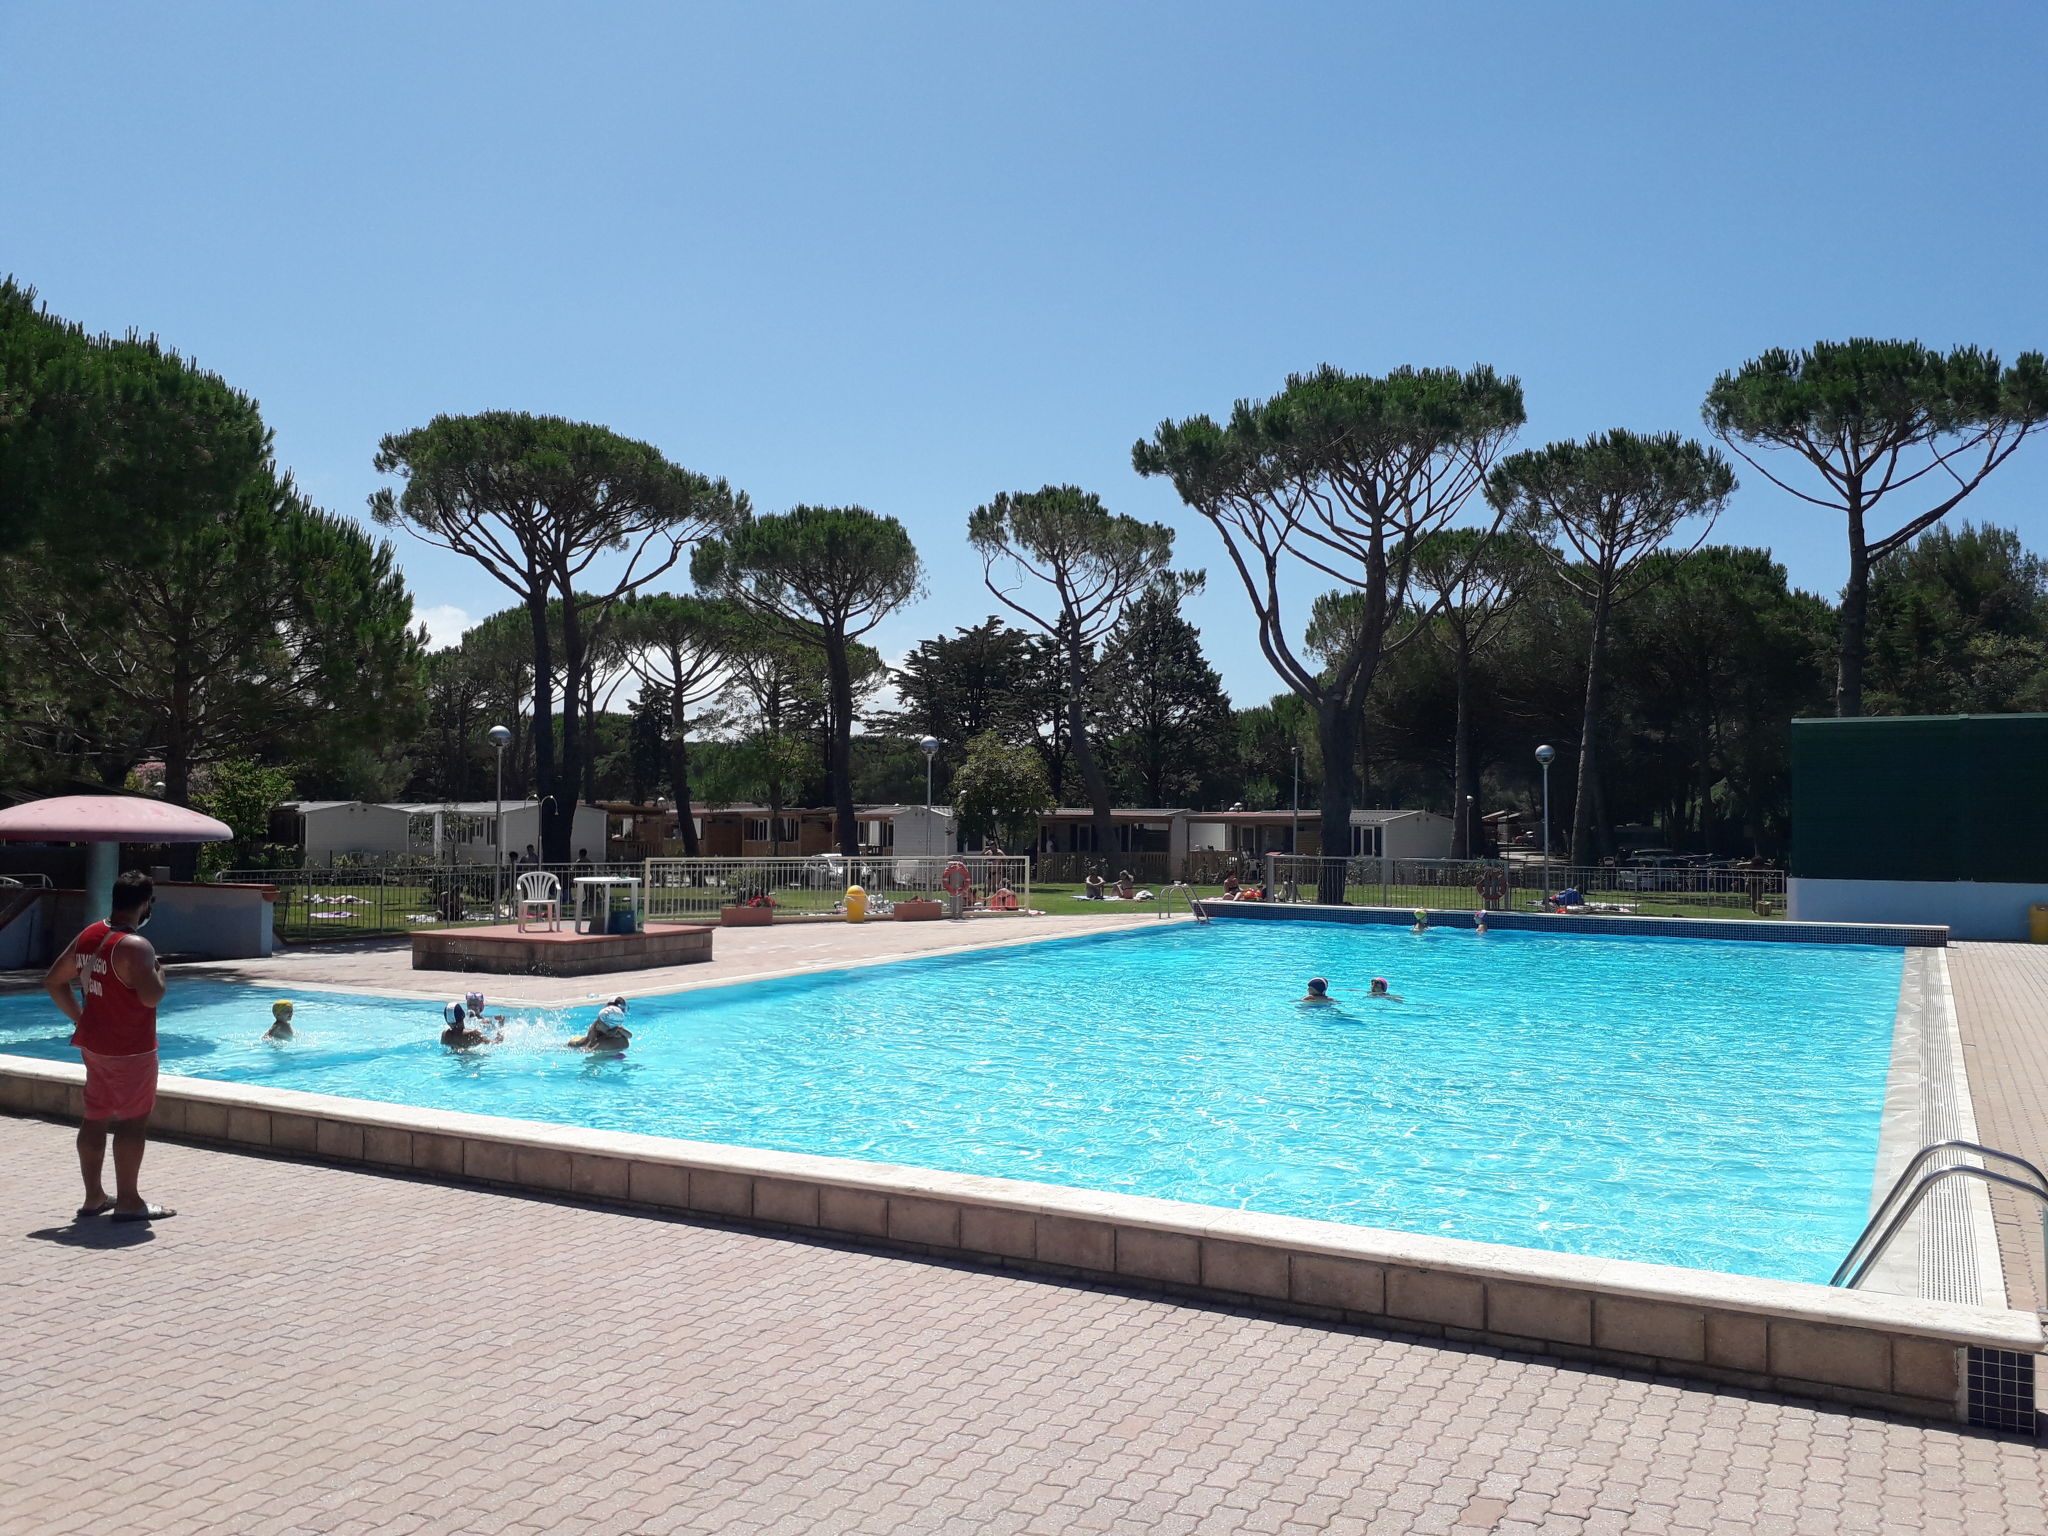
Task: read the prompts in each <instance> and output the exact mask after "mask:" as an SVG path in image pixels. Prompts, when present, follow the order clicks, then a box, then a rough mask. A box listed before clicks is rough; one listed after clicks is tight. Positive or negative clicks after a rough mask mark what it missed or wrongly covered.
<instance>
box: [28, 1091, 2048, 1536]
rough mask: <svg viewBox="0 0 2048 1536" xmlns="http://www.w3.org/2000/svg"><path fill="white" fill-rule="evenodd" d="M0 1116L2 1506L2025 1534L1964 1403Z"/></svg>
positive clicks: (553, 1517)
mask: <svg viewBox="0 0 2048 1536" xmlns="http://www.w3.org/2000/svg"><path fill="white" fill-rule="evenodd" d="M70 1142H71V1138H70V1132H69V1131H68V1130H67V1129H65V1128H63V1127H59V1126H55V1125H50V1124H47V1123H43V1122H40V1121H33V1120H22V1119H8V1118H0V1163H4V1166H5V1167H6V1168H7V1170H8V1177H7V1178H6V1180H5V1181H0V1212H4V1214H5V1217H6V1219H7V1220H8V1221H9V1222H11V1225H9V1226H6V1227H4V1228H0V1230H4V1231H5V1232H6V1233H8V1234H9V1237H8V1239H7V1240H6V1244H5V1249H4V1256H0V1304H4V1307H5V1311H4V1313H0V1315H4V1317H5V1319H6V1321H5V1324H4V1326H0V1424H4V1425H5V1426H6V1438H5V1440H4V1442H0V1489H4V1493H0V1533H5V1536H16V1533H21V1536H45V1533H48V1536H59V1533H63V1532H66V1531H72V1530H76V1531H87V1530H111V1529H120V1530H147V1531H148V1532H150V1533H151V1536H168V1533H173V1532H185V1531H189V1532H193V1533H199V1532H206V1533H208V1536H219V1533H227V1536H238V1533H239V1532H242V1531H248V1532H251V1533H259V1536H316V1533H317V1536H371V1533H376V1536H444V1533H445V1536H492V1533H507V1536H529V1533H530V1536H541V1533H547V1536H669V1533H674V1536H696V1533H709V1532H717V1533H721V1536H743V1533H744V1536H754V1533H762V1536H769V1533H784V1532H788V1533H795V1532H801V1533H803V1536H835V1533H854V1532H865V1531H875V1532H888V1533H891V1536H925V1533H930V1536H954V1533H958V1532H971V1533H974V1536H1029V1533H1035V1532H1046V1533H1065V1532H1069V1531H1073V1532H1079V1531H1105V1532H1111V1533H1117V1536H1123V1533H1131V1536H1136V1533H1144V1536H1195V1533H1206V1532H1212V1531H1213V1532H1229V1533H1233V1536H1235V1533H1240V1532H1244V1533H1249V1532H1272V1533H1277V1536H1302V1533H1304V1532H1317V1533H1324V1536H1361V1533H1367V1532H1370V1533H1382V1532H1384V1533H1420V1532H1444V1533H1451V1536H1456V1533H1461V1532H1463V1533H1469V1532H1473V1531H1482V1530H1483V1531H1495V1532H1500V1533H1503V1536H1505V1533H1508V1532H1540V1533H1573V1536H1622V1533H1625V1532H1632V1531H1655V1532H1658V1533H1659V1536H1665V1533H1670V1532H1675V1531H1678V1530H1681V1529H1683V1530H1700V1531H1707V1532H1711V1533H1715V1536H1720V1533H1724V1532H1725V1533H1733V1532H1736V1531H1744V1532H1751V1531H1755V1532H1764V1533H1771V1536H1791V1533H1799V1532H1813V1533H1816V1536H1819V1533H1824V1532H1826V1533H1838V1532H1843V1531H1849V1530H1860V1529H1870V1530H1878V1529H1882V1528H1885V1527H1888V1526H1891V1527H1897V1528H1901V1529H1913V1530H1918V1531H1922V1532H1930V1533H1931V1532H1949V1531H1954V1532H1957V1533H1961V1532H1963V1531H1967V1532H1968V1536H2004V1533H2008V1532H2010V1533H2048V1521H2044V1519H2043V1514H2042V1511H2043V1508H2044V1505H2048V1455H2044V1453H2043V1451H2042V1450H2041V1449H2040V1448H2038V1447H2036V1446H2033V1445H2029V1444H2021V1443H2018V1442H2013V1441H2001V1440H1997V1439H1993V1438H1990V1437H1986V1436H1982V1435H1977V1434H1973V1433H1970V1432H1967V1431H1964V1430H1961V1429H1958V1428H1954V1427H1946V1426H1940V1425H1927V1424H1913V1423H1904V1422H1896V1421H1892V1420H1889V1419H1886V1418H1884V1417H1883V1416H1881V1415H1874V1414H1858V1413H1851V1412H1845V1411H1837V1410H1834V1409H1830V1408H1827V1407H1823V1406H1816V1405H1813V1404H1809V1403H1802V1402H1797V1401H1790V1400H1778V1399H1771V1398H1766V1397H1761V1396H1755V1395H1749V1394H1742V1393H1735V1392H1715V1391H1711V1390H1707V1389H1703V1388H1696V1387H1691V1386H1686V1385H1681V1384H1677V1383H1673V1382H1669V1381H1663V1380H1655V1379H1650V1378H1647V1377H1642V1376H1636V1375H1630V1374H1626V1373H1619V1372H1612V1371H1600V1370H1586V1369H1579V1368H1575V1367H1571V1366H1567V1365H1564V1364H1561V1363H1559V1362H1556V1361H1545V1360H1532V1359H1522V1358H1516V1357H1505V1356H1501V1355H1497V1354H1493V1353H1490V1352H1487V1351H1483V1350H1465V1349H1458V1348H1444V1347H1441V1346H1438V1345H1433V1344H1430V1343H1427V1342H1424V1341H1417V1340H1409V1339H1402V1338H1382V1337H1375V1336H1372V1335H1369V1334H1362V1333H1355V1332H1348V1331H1344V1330H1336V1329H1326V1328H1322V1327H1318V1326H1315V1325H1312V1324H1303V1323H1295V1322H1289V1321H1277V1320H1275V1319H1272V1318H1268V1317H1260V1316H1254V1315H1241V1314H1237V1313H1233V1312H1230V1311H1228V1310H1226V1309H1220V1308H1205V1307H1195V1306H1184V1305H1180V1304H1178V1303H1173V1302H1169V1301H1167V1300H1165V1299H1162V1298H1158V1297H1151V1296H1146V1295H1143V1294H1124V1293H1119V1292H1113V1291H1108V1290H1102V1289H1095V1288H1090V1287H1084V1286H1075V1285H1068V1284H1063V1283H1053V1282H1049V1281H1045V1280H1040V1279H1035V1278H1030V1277H1024V1276H1018V1275H1013V1274H1005V1273H1000V1272H989V1271H980V1270H973V1269H962V1268H953V1267H949V1266H945V1265H938V1264H928V1263H924V1262H920V1261H917V1260H914V1259H910V1258H905V1257H900V1256H895V1255H889V1254H880V1253H870V1252H863V1251H860V1250H857V1249H851V1248H846V1247H840V1246H834V1245H830V1244H824V1243H806V1242H800V1241H794V1240H790V1239H786V1238H778V1237H774V1236H769V1235H765V1234H757V1233H751V1232H743V1231H728V1230H723V1229H720V1228H715V1227H707V1226H695V1225H690V1224H687V1223H681V1222H671V1221H664V1220H658V1219H654V1218H650V1217H645V1216H639V1215H633V1214H628V1213H624V1212H618V1211H608V1210H602V1209H595V1208H584V1207H579V1206H574V1205H567V1204H557V1203H553V1202H549V1201H545V1200H534V1199H523V1198H520V1197H517V1196H513V1195H506V1194H500V1193H493V1192H487V1191H481V1190H473V1189H461V1188H454V1187H446V1186H440V1185H435V1184H429V1183H418V1182H413V1181H410V1180H407V1179H400V1178H386V1177H381V1176H378V1175H373V1174H368V1173H360V1172H351V1171H347V1170H341V1169H333V1168H320V1167H302V1166H298V1165H294V1164H291V1163H286V1162H273V1161H270V1160H268V1159H264V1158H257V1157H248V1156H240V1155H236V1154H232V1153H226V1152H217V1151H205V1150H198V1149H193V1148H187V1147H178V1146H171V1145H159V1146H157V1147H155V1148H154V1149H152V1151H151V1153H150V1162H149V1167H148V1184H149V1188H150V1192H151V1194H152V1195H153V1196H155V1197H156V1198H159V1199H164V1200H168V1201H169V1202H171V1203H172V1204H175V1205H178V1206H179V1207H180V1208H181V1210H182V1211H183V1214H181V1215H180V1216H179V1217H177V1219H176V1220H174V1221H169V1222H166V1223H164V1224H163V1225H162V1227H161V1228H160V1229H158V1230H155V1231H149V1230H141V1231H138V1230H134V1229H116V1228H113V1227H111V1226H109V1225H106V1224H104V1223H101V1224H98V1225H92V1226H88V1227H85V1228H82V1229H79V1228H71V1227H67V1226H66V1225H65V1222H66V1220H67V1218H68V1214H69V1211H70V1209H71V1208H72V1206H73V1205H74V1204H75V1203H76V1198H75V1191H74V1190H73V1188H72V1181H73V1180H74V1179H75V1176H76V1175H75V1171H74V1167H73V1163H72V1153H71V1144H70Z"/></svg>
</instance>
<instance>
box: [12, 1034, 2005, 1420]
mask: <svg viewBox="0 0 2048 1536" xmlns="http://www.w3.org/2000/svg"><path fill="white" fill-rule="evenodd" d="M83 1085H84V1070H83V1068H81V1067H79V1066H76V1065H73V1064H71V1063H68V1062H51V1061H43V1060H39V1059H33V1058H28V1057H20V1056H5V1055H0V1112H4V1113H10V1114H16V1115H40V1116H53V1117H63V1118H70V1119H75V1118H76V1117H77V1116H78V1114H79V1113H80V1110H81V1107H82V1106H81V1099H82V1091H83ZM151 1129H152V1134H153V1135H154V1134H160V1135H164V1136H167V1137H169V1138H171V1139H175V1140H184V1141H194V1142H200V1143H205V1144H209V1145H220V1146H229V1147H237V1148H243V1149H247V1150H251V1151H256V1152H260V1153H265V1154H269V1155H274V1156H283V1157H292V1158H304V1159H310V1160H316V1161H320V1162H325V1163H336V1164H344V1165H353V1166H360V1167H365V1168H369V1169H373V1170H380V1171H384V1172H390V1173H403V1174H408V1175H412V1176H417V1177H424V1178H431V1179H442V1180H458V1181H461V1182H464V1183H470V1184H482V1185H487V1186H492V1187H498V1188H505V1189H513V1190H518V1191H522V1192H526V1193H530V1194H536V1195H543V1196H549V1197H568V1198H577V1199H586V1200H594V1201H600V1202H604V1203H607V1204H616V1205H626V1206H633V1207H639V1208H644V1209H647V1210H650V1211H654V1212H658V1213H663V1214H669V1215H677V1216H688V1217H692V1218H699V1219H711V1220H716V1221H721V1222H734V1223H742V1224H746V1225H750V1226H755V1227H762V1228H767V1229H771V1230H785V1231H790V1232H793V1233H800V1234H804V1235H808V1236H821V1237H830V1238H836V1239H842V1240H848V1241H852V1242H856V1243H860V1244H863V1245H874V1246H881V1247H888V1248H892V1249H898V1250H910V1251H913V1252H916V1253H920V1254H927V1255H932V1256H935V1257H941V1258H946V1259H952V1260H958V1261H963V1262H969V1263H979V1264H988V1265H994V1266H1000V1267H1004V1268H1012V1269H1022V1270H1030V1271H1036V1272H1041V1273H1051V1274H1057V1275H1065V1276H1072V1277H1076V1278H1083V1279H1092V1280H1105V1281H1110V1282H1113V1283H1120V1284H1127V1285H1130V1284H1135V1285H1141V1286H1144V1287H1146V1288H1151V1289H1159V1290H1163V1291H1166V1292H1169V1293H1173V1294H1179V1295H1184V1296H1188V1297H1192V1298H1200V1299H1208V1300H1223V1301H1228V1302H1232V1303H1236V1304H1242V1305H1251V1306H1257V1307H1261V1308H1265V1309H1268V1310H1272V1311H1277V1312H1283V1313H1290V1314H1294V1315H1298V1316H1306V1317H1310V1318H1315V1319H1319V1320H1323V1321H1328V1322H1341V1323H1346V1324H1352V1325H1356V1326H1361V1327H1367V1328H1373V1329H1378V1330H1383V1331H1387V1332H1392V1333H1402V1334H1414V1335H1422V1336H1427V1337H1437V1338H1445V1339H1451V1340H1458V1341H1462V1342H1467V1343H1476V1344H1483V1345H1490V1346H1493V1347H1498V1348H1503V1349H1511V1350H1518V1351H1525V1352H1529V1353H1534V1354H1542V1355H1551V1356H1558V1357H1562V1358H1567V1359H1579V1360H1591V1361H1598V1362H1603V1363H1607V1364H1613V1365H1620V1366H1624V1367H1628V1368H1633V1369H1639V1370H1644V1371H1650V1372H1655V1373H1659V1374H1663V1375H1669V1376H1674V1377H1682V1378H1690V1379H1695V1380H1702V1381H1709V1382H1715V1383H1721V1384H1726V1385H1731V1386H1738V1387H1747V1388H1754V1389H1758V1390H1766V1391H1775V1392H1783V1393H1791V1394H1796V1395H1801V1396H1806V1397H1814V1398H1821V1399H1825V1400H1828V1401H1833V1402H1841V1403H1848V1404H1853V1405H1856V1406H1861V1407H1868V1408H1878V1409H1885V1410H1889V1411H1893V1412H1897V1413H1902V1414H1908V1415H1911V1416H1914V1417H1918V1418H1926V1419H1936V1420H1949V1421H1964V1422H1985V1421H1984V1420H1983V1419H1982V1418H1981V1416H1980V1414H1979V1412H1978V1411H1977V1399H1978V1396H1979V1394H1977V1393H1973V1392H1972V1390H1971V1388H1972V1384H1973V1383H1975V1382H1978V1381H1981V1380H1983V1379H1986V1378H1987V1376H1988V1375H1989V1374H1991V1373H1995V1372H2010V1371H2012V1370H2014V1369H2017V1368H2018V1363H2019V1362H2021V1361H2022V1360H2024V1362H2025V1366H2026V1370H2027V1373H2028V1376H2029V1380H2030V1379H2031V1357H2032V1356H2033V1355H2035V1354H2037V1353H2039V1352H2040V1351H2041V1350H2042V1348H2043V1344H2044V1339H2043V1332H2042V1323H2041V1319H2040V1318H2039V1317H2038V1316H2037V1315H2036V1314H2034V1313H2031V1312H2014V1311H2001V1310H1997V1309H1994V1308H1988V1307H1978V1306H1965V1305H1960V1304H1955V1303H1950V1302H1940V1301H1928V1300H1922V1299H1919V1298H1914V1297H1906V1296H1893V1295H1885V1294H1880V1293H1875V1292H1867V1291H1849V1290H1840V1289H1834V1288H1830V1287H1827V1286H1819V1285H1806V1284H1800V1283H1796V1282H1792V1281H1781V1280H1757V1279H1750V1278H1746V1277H1743V1276H1739V1275H1726V1274H1718V1273H1712V1272H1708V1271H1701V1270H1691V1269H1681V1268H1677V1267H1673V1266H1667V1265H1658V1264H1643V1263H1636V1262H1633V1261H1629V1260H1620V1259H1599V1258H1588V1257H1584V1256H1580V1255H1574V1254H1562V1253H1550V1252H1546V1251H1542V1250H1538V1249H1529V1248H1515V1247H1509V1246H1506V1245H1502V1244H1494V1243H1479V1242H1471V1241H1467V1240H1465V1239H1461V1238H1445V1237H1431V1236H1425V1235H1417V1234H1413V1233H1406V1232H1395V1231H1389V1230H1385V1229H1381V1228H1373V1227H1357V1226H1350V1225H1347V1224H1343V1223H1338V1222H1325V1221H1313V1220H1308V1219H1304V1218H1300V1217H1288V1216H1267V1215H1260V1214H1256V1213H1253V1212H1248V1211H1236V1210H1225V1209H1220V1208H1216V1207H1211V1206H1204V1205H1195V1204H1190V1203H1185V1202H1181V1201H1174V1200H1159V1199H1152V1198H1149V1197H1145V1196H1136V1195H1118V1194H1106V1193H1100V1192H1096V1191H1092V1190H1083V1189H1069V1188H1065V1187H1062V1186H1058V1185H1049V1184H1034V1183H1026V1182H1023V1181H1020V1180H1011V1179H999V1178H989V1177H983V1176H979V1175H973V1174H959V1173H945V1172H938V1171H934V1170H930V1169H922V1168H911V1167H902V1166H897V1165H894V1164H887V1163H868V1162H860V1161H856V1160H852V1159H847V1158H836V1157H820V1156H815V1155H810V1154H803V1153H790V1152H770V1151H759V1150H755V1149H752V1148H747V1147H735V1146H725V1145H719V1144H715V1143H710V1142H695V1141H683V1140H678V1139H673V1138H669V1137H661V1136H647V1135H640V1134H635V1133H628V1132H616V1131H591V1130H583V1129H579V1128H576V1127H571V1126H563V1125H553V1124H545V1123H540V1122H535V1121H527V1120H513V1119H505V1118H499V1117H496V1116H489V1115H473V1114H465V1113H459V1112H454V1111H446V1110H429V1109H417V1108H412V1107H409V1106H404V1105H395V1104H378V1103H371V1102H367V1101H364V1100H360V1099H345V1098H336V1097H331V1096H329V1095H325V1094H313V1093H304V1092H300V1091H298V1090H295V1089H279V1088H261V1087H255V1086H251V1085H248V1084H242V1083H218V1082H212V1081H207V1080H204V1079H199V1078H184V1077H166V1078H165V1079H164V1080H163V1084H162V1087H161V1090H160V1092H159V1097H158V1104H157V1110H156V1114H155V1117H154V1119H153V1121H152V1127H151ZM2029 1411H2031V1405H2029Z"/></svg>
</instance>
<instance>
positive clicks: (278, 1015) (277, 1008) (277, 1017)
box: [263, 998, 292, 1040]
mask: <svg viewBox="0 0 2048 1536" xmlns="http://www.w3.org/2000/svg"><path fill="white" fill-rule="evenodd" d="M291 1037H292V1005H291V1004H290V1003H288V1002H286V1001H285V1000H284V999H283V998H279V999H278V1000H277V1001H276V1002H274V1003H272V1004H271V1005H270V1028H268V1029H266V1030H265V1031H264V1032H263V1038H264V1039H266V1040H289V1039H291Z"/></svg>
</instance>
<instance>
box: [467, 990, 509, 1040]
mask: <svg viewBox="0 0 2048 1536" xmlns="http://www.w3.org/2000/svg"><path fill="white" fill-rule="evenodd" d="M462 1000H463V1001H464V1002H465V1003H467V1004H468V1005H469V1022H470V1024H471V1026H472V1027H473V1028H477V1029H481V1028H483V1026H484V1025H485V1024H495V1025H497V1026H498V1033H499V1034H501V1035H502V1034H503V1033H504V1032H505V1015H503V1014H502V1013H494V1014H491V1015H489V1016H488V1017H486V1016H485V1014H484V995H483V993H481V992H465V993H464V994H463V996H462Z"/></svg>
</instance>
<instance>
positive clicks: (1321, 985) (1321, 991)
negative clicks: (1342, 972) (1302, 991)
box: [1295, 976, 1337, 1005]
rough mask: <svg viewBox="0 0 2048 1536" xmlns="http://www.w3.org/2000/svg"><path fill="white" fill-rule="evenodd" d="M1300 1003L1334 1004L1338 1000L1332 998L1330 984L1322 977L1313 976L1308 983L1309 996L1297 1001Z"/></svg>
mask: <svg viewBox="0 0 2048 1536" xmlns="http://www.w3.org/2000/svg"><path fill="white" fill-rule="evenodd" d="M1295 1001H1296V1002H1300V1003H1314V1004H1318V1005H1320V1004H1334V1003H1335V1002H1336V1001H1337V999H1335V998H1334V997H1332V996H1330V984H1329V982H1327V981H1325V980H1324V979H1323V978H1322V977H1320V976H1311V977H1310V978H1309V981H1308V995H1307V996H1306V997H1300V998H1296V999H1295Z"/></svg>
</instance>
